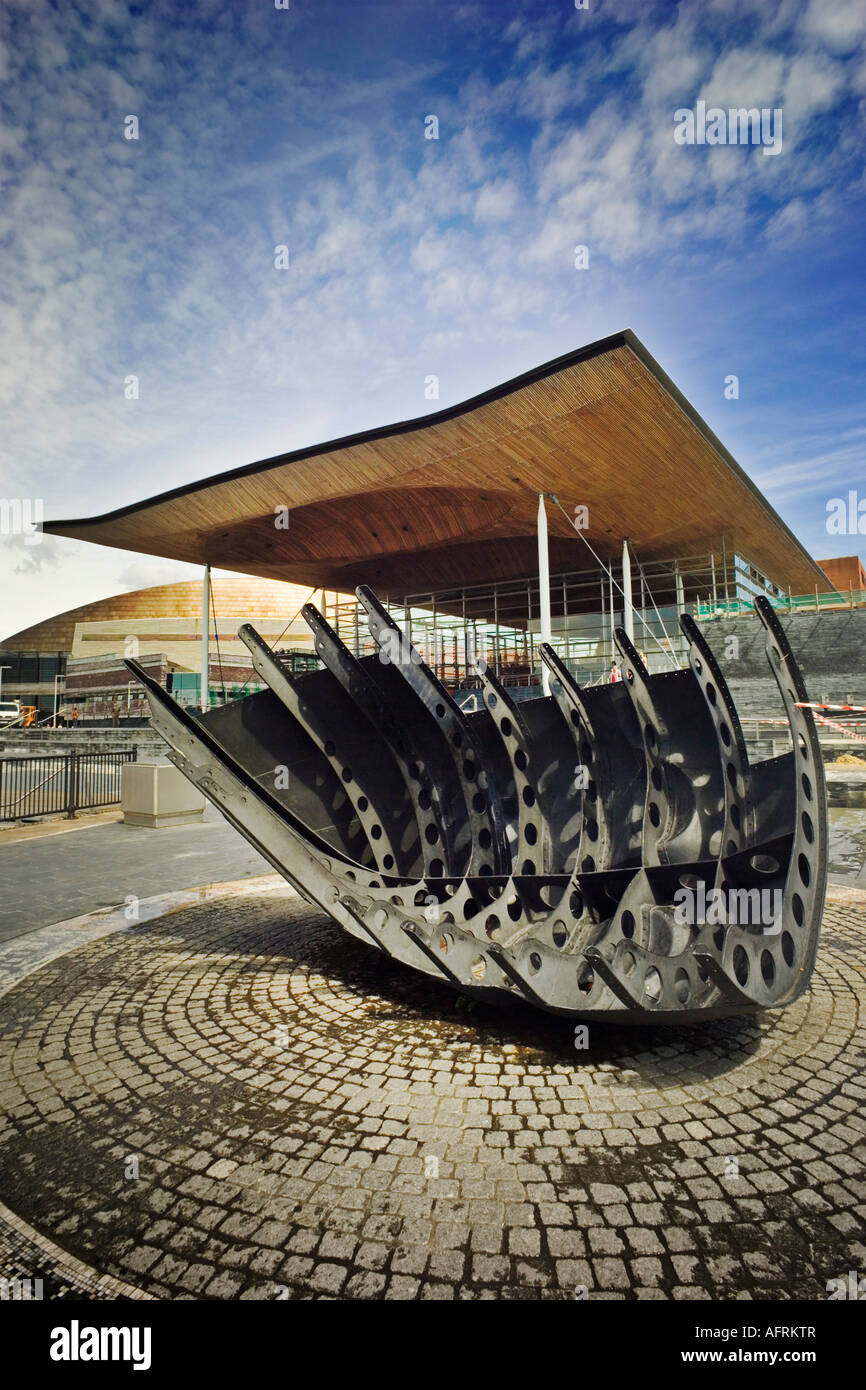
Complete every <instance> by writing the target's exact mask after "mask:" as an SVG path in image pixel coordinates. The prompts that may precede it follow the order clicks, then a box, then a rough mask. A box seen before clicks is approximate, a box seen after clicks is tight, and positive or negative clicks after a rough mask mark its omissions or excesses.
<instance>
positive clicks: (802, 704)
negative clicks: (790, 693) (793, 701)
mask: <svg viewBox="0 0 866 1390" xmlns="http://www.w3.org/2000/svg"><path fill="white" fill-rule="evenodd" d="M797 708H798V709H832V710H852V711H853V712H854V713H856V714H866V705H819V704H815V703H814V702H813V701H811V700H798V701H797Z"/></svg>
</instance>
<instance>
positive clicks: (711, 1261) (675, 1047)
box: [0, 892, 866, 1299]
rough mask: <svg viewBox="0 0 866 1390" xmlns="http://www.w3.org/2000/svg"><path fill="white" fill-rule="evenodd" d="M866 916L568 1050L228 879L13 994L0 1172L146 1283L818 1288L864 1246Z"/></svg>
mask: <svg viewBox="0 0 866 1390" xmlns="http://www.w3.org/2000/svg"><path fill="white" fill-rule="evenodd" d="M864 948H866V912H864V910H863V909H862V907H859V908H858V907H853V906H850V905H843V906H839V905H834V906H830V907H828V909H827V913H826V917H825V926H824V935H823V942H822V947H821V952H820V957H819V964H818V968H817V971H816V974H815V978H814V982H813V986H812V989H811V991H810V992H809V993H808V994H807V996H806V997H805V998H803V999H802V1000H800V1001H799V1002H798V1003H797V1004H795V1005H794V1006H792V1007H791V1008H790V1009H788V1010H785V1011H782V1012H780V1013H777V1014H771V1015H768V1016H766V1017H765V1018H763V1019H762V1020H760V1021H759V1020H755V1019H746V1020H743V1019H740V1020H729V1021H726V1022H722V1023H718V1022H717V1023H714V1024H703V1025H700V1026H691V1027H680V1028H671V1029H661V1028H659V1029H652V1028H648V1029H640V1030H638V1029H625V1028H616V1027H602V1026H597V1027H596V1026H593V1027H592V1029H591V1030H590V1046H589V1048H588V1050H586V1051H580V1052H578V1051H576V1050H575V1047H574V1037H573V1032H574V1030H573V1025H569V1024H568V1023H567V1021H564V1020H561V1019H557V1018H553V1017H549V1016H545V1015H542V1014H540V1013H536V1012H534V1011H532V1010H529V1009H526V1008H524V1007H521V1006H514V1007H508V1008H503V1009H494V1008H493V1007H491V1006H486V1005H485V1006H479V1005H475V1006H472V1007H469V1006H468V1005H467V1003H466V1001H463V1000H461V999H460V998H459V997H458V996H456V995H454V994H452V993H451V992H450V991H448V990H447V989H446V988H445V987H444V986H440V985H438V984H436V983H435V982H430V981H427V980H425V979H424V978H422V977H421V976H417V975H414V974H413V973H411V972H409V971H408V970H405V969H402V968H400V967H399V966H397V965H396V964H393V963H391V962H389V961H387V960H385V959H384V958H383V957H381V956H380V955H379V954H378V953H376V952H374V951H373V950H372V949H370V948H367V947H365V946H364V945H362V944H361V943H358V942H356V941H354V940H352V939H351V938H349V937H347V936H345V935H343V934H341V933H340V932H339V931H338V930H337V929H336V928H335V927H334V926H333V924H332V923H330V922H329V921H328V919H326V918H325V917H323V916H322V915H321V914H319V913H318V912H315V911H313V910H312V909H310V908H309V907H307V906H306V905H304V904H302V903H301V902H299V900H297V899H296V898H293V897H289V896H279V895H271V896H270V897H268V896H267V895H266V896H265V897H264V898H261V899H260V898H258V897H256V895H254V894H250V893H249V892H248V893H246V894H245V895H244V894H241V895H239V896H232V895H227V896H225V897H223V898H217V899H216V900H214V901H212V902H210V903H207V904H204V905H202V906H196V907H192V908H189V909H186V910H183V911H176V912H174V913H173V914H172V915H171V916H169V917H166V918H163V919H159V920H156V921H152V922H148V923H145V924H143V925H141V926H139V927H136V928H132V929H125V930H121V931H118V932H116V933H114V934H113V935H111V936H107V937H103V938H102V939H98V940H93V941H90V942H89V943H87V944H84V945H81V946H79V947H78V948H77V949H75V950H73V951H71V952H70V953H69V954H67V955H65V956H63V957H60V958H57V959H53V960H49V961H48V962H47V963H46V964H44V965H43V966H42V967H41V968H40V969H38V970H37V971H36V972H35V973H33V974H31V975H29V976H27V977H26V978H25V979H23V980H21V981H20V982H19V983H18V984H16V985H14V986H13V987H12V988H11V989H10V990H9V991H8V992H7V993H6V994H5V995H4V996H3V997H2V999H0V1107H2V1110H3V1114H4V1118H3V1122H2V1124H3V1127H2V1134H0V1171H2V1174H3V1176H2V1179H0V1197H2V1199H3V1200H4V1201H5V1202H6V1203H7V1204H8V1206H9V1207H10V1208H11V1209H12V1211H14V1212H15V1213H17V1214H18V1216H19V1217H20V1218H22V1219H23V1220H24V1221H26V1222H29V1223H30V1224H31V1225H32V1226H33V1227H35V1228H36V1229H37V1230H38V1231H40V1232H42V1233H43V1234H44V1235H45V1236H48V1237H50V1238H51V1239H52V1240H54V1241H56V1242H57V1243H58V1244H59V1245H60V1246H61V1247H63V1248H64V1249H65V1250H67V1251H69V1252H70V1253H71V1254H72V1255H73V1256H75V1257H77V1258H78V1259H79V1260H81V1261H83V1262H84V1263H85V1264H86V1265H88V1266H92V1267H94V1268H95V1269H96V1270H98V1271H99V1272H100V1273H104V1274H107V1275H110V1276H113V1277H115V1278H117V1279H119V1280H122V1281H125V1282H126V1283H128V1284H132V1285H135V1286H136V1287H137V1288H139V1289H140V1290H142V1291H143V1292H146V1293H147V1294H150V1295H155V1296H157V1297H209V1298H218V1299H226V1298H237V1297H242V1298H263V1299H273V1298H280V1297H289V1298H295V1297H327V1296H339V1297H344V1298H356V1299H370V1298H394V1299H411V1298H421V1299H451V1298H454V1297H462V1298H498V1297H506V1298H531V1299H537V1298H567V1299H571V1298H574V1297H575V1291H576V1290H577V1291H578V1292H579V1291H580V1290H581V1288H582V1287H585V1288H586V1289H587V1290H588V1293H589V1298H590V1299H592V1298H599V1297H600V1298H605V1299H609V1298H622V1297H626V1298H632V1297H638V1298H671V1297H672V1298H677V1299H708V1298H721V1299H735V1298H797V1297H805V1298H810V1299H823V1298H826V1296H827V1293H826V1284H827V1281H828V1280H829V1279H832V1278H837V1277H839V1276H842V1275H844V1274H846V1273H847V1271H848V1270H850V1269H853V1270H858V1271H862V1270H863V1268H864V1266H866V1248H864V1234H863V1233H864V1216H866V1205H864V1201H866V1184H864V1179H863V1171H864V1161H863V1158H864V1150H863V1138H864V1129H866V1121H864V1113H863V1097H864V1094H866V1084H864V1081H863V1079H862V1064H863V1034H862V1032H858V1012H859V998H860V997H861V996H862V990H863V975H864V969H866V966H864V961H866V951H864ZM858 1146H859V1147H858ZM136 1169H137V1173H138V1176H137V1177H135V1176H134V1174H135V1172H136ZM0 1273H2V1271H0Z"/></svg>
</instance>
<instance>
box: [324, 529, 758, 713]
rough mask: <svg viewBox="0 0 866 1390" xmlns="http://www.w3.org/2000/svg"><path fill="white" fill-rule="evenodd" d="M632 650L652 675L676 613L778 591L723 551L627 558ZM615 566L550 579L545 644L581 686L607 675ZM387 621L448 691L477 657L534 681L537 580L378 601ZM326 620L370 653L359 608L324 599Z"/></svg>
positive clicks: (468, 676) (471, 680) (617, 622)
mask: <svg viewBox="0 0 866 1390" xmlns="http://www.w3.org/2000/svg"><path fill="white" fill-rule="evenodd" d="M631 571H632V574H631V577H632V594H633V610H634V631H635V646H636V647H637V648H638V650H639V651H640V652H641V653H642V655H643V656H644V658H645V661H646V664H647V666H648V667H649V669H650V671H653V672H655V671H660V670H669V669H671V667H676V666H681V665H683V664H684V662H685V659H686V652H687V644H686V643H685V641H684V639H683V637H682V635H681V633H680V630H679V623H678V618H679V616H680V614H681V613H684V612H693V611H696V610H697V609H698V608H699V606H701V605H703V604H704V603H705V602H717V603H722V602H733V601H736V600H743V601H748V600H749V599H751V598H752V597H753V596H754V594H755V593H765V594H767V595H768V596H769V597H771V598H778V597H779V596H781V595H782V593H783V591H782V590H781V589H780V588H779V587H778V586H777V585H775V584H773V583H772V581H770V580H769V579H767V577H766V576H765V575H762V574H761V572H760V571H759V570H758V569H756V567H755V566H754V565H751V564H749V563H748V562H747V561H745V560H744V559H743V558H742V557H741V556H738V555H736V554H734V553H733V552H729V551H727V550H726V548H725V547H724V545H723V546H722V548H721V551H720V552H718V551H717V552H716V553H715V554H704V555H690V556H676V557H673V558H671V559H664V560H652V561H649V562H647V563H641V562H640V558H639V557H635V556H632V563H631ZM621 579H622V575H621V573H620V571H619V567H618V566H614V567H613V568H612V569H611V568H610V567H608V566H604V565H602V566H598V565H596V566H594V567H592V568H588V569H585V570H576V571H571V572H569V573H567V574H557V575H552V576H551V580H550V600H551V632H552V637H551V645H552V646H553V648H554V650H555V651H556V653H557V655H558V656H559V657H560V658H561V659H562V660H563V661H564V662H565V663H566V665H567V666H568V667H569V669H570V670H571V672H572V674H573V675H574V676H575V677H576V679H577V680H579V681H580V682H581V684H584V685H590V684H597V683H599V682H601V681H604V680H606V679H608V678H609V675H610V667H611V663H612V662H613V661H614V660H615V659H616V648H615V644H614V639H613V632H614V628H616V627H617V626H621V625H622V620H623V614H622V598H621V589H620V582H621ZM382 599H383V602H384V603H385V605H386V607H387V608H388V611H389V613H390V614H391V616H392V618H393V619H394V621H395V622H396V623H398V624H399V626H400V627H401V628H402V629H403V630H404V631H405V632H406V634H407V636H408V637H409V640H410V641H411V642H412V644H413V646H414V647H415V648H416V650H417V651H418V652H419V654H420V656H421V657H422V658H423V660H424V661H425V662H426V663H427V665H428V666H429V667H430V668H431V670H432V671H434V672H435V674H436V676H437V677H438V678H439V680H440V681H442V683H443V684H444V685H445V686H446V687H448V688H449V689H450V690H475V689H478V687H479V685H480V681H479V678H478V676H477V675H476V673H475V666H474V661H475V658H477V657H481V658H483V660H484V661H485V662H486V663H487V664H488V665H489V666H490V667H491V668H492V670H493V671H494V672H495V674H496V675H497V676H498V678H499V679H500V680H501V681H502V682H503V683H504V684H506V685H509V686H512V687H518V688H519V687H521V686H524V687H538V686H540V685H541V660H540V656H539V654H538V645H539V641H540V638H539V631H540V613H541V604H540V594H539V584H538V576H537V575H533V576H528V577H526V578H522V579H513V580H502V581H498V582H490V583H487V584H477V585H472V586H466V587H462V588H454V589H440V590H434V591H428V592H418V593H411V594H402V595H400V596H399V597H395V596H393V595H387V594H386V595H384V596H382ZM323 608H324V616H325V618H326V619H327V621H328V622H329V623H330V625H331V627H332V628H333V629H334V631H335V632H336V634H337V636H338V637H339V638H340V640H341V641H342V642H344V643H345V644H346V646H347V647H348V648H349V650H350V651H352V652H353V653H354V654H355V656H358V657H364V656H372V655H374V654H375V652H376V651H377V647H376V644H375V642H374V641H373V639H372V637H370V635H369V633H368V630H367V624H366V619H365V617H364V614H363V611H362V610H361V609H360V605H359V604H358V603H357V601H356V600H355V599H354V598H349V597H348V596H347V595H345V594H336V593H331V592H326V593H324V594H323Z"/></svg>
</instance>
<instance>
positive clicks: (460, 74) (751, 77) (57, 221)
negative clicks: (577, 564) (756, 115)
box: [0, 0, 866, 633]
mask: <svg viewBox="0 0 866 1390" xmlns="http://www.w3.org/2000/svg"><path fill="white" fill-rule="evenodd" d="M698 99H704V100H707V101H708V102H709V103H711V104H714V105H718V106H722V107H725V108H727V107H728V106H748V107H751V106H759V107H762V106H767V107H780V108H781V109H782V112H783V127H782V129H783V148H782V151H781V153H780V154H779V155H778V156H773V157H768V156H765V155H764V154H763V151H762V150H761V149H760V148H754V147H740V146H735V147H730V146H724V145H718V146H707V145H705V146H697V145H694V146H681V145H678V144H677V143H676V142H675V140H674V138H673V132H674V111H675V110H677V109H678V108H693V107H694V106H695V103H696V102H697V100H698ZM130 114H133V115H136V116H137V117H138V120H139V139H138V140H126V139H124V119H125V117H126V116H128V115H130ZM429 115H435V116H436V117H437V118H438V121H439V139H438V140H426V139H425V138H424V132H425V118H426V117H428V116H429ZM864 124H866V6H864V5H863V3H862V0H833V3H832V5H831V4H829V3H825V2H824V0H778V3H774V0H701V3H689V2H688V0H686V3H681V4H675V3H672V2H671V0H664V3H657V2H656V0H589V8H588V10H576V9H575V7H574V3H573V0H550V3H540V2H539V0H528V2H527V3H520V0H466V2H465V3H460V0H457V3H448V0H437V2H436V3H430V0H290V8H289V9H288V10H277V9H276V8H275V6H274V4H273V2H272V0H236V2H235V3H232V4H226V3H224V0H220V3H212V0H184V3H169V0H155V3H148V4H143V3H139V4H135V5H133V4H127V3H123V2H122V0H87V3H81V4H75V3H71V0H63V3H57V4H49V3H45V2H44V0H5V4H4V7H3V10H2V14H0V176H2V186H3V196H2V199H0V300H2V305H0V420H2V437H0V496H3V497H21V498H25V497H32V498H41V499H43V504H44V512H45V516H46V518H51V517H60V516H64V517H68V516H78V515H80V516H85V515H92V514H94V513H97V512H102V511H107V510H110V509H112V508H114V507H118V506H121V505H123V504H125V503H129V502H132V501H135V500H138V499H140V498H143V497H146V496H150V495H152V494H153V493H155V492H159V491H162V490H164V489H166V488H169V487H173V486H177V485H178V484H181V483H184V482H188V481H192V480H193V479H196V478H200V477H204V476H207V475H208V474H211V473H215V472H219V471H221V470H222V469H224V468H230V467H235V466H238V465H241V464H245V463H249V462H251V461H253V460H254V459H257V458H263V457H267V456H268V455H271V454H276V453H279V452H282V451H284V450H287V449H291V448H297V447H300V446H302V445H304V444H311V443H315V442H317V441H319V440H322V439H327V438H331V437H335V436H339V435H341V434H345V433H348V432H350V431H354V430H358V429H363V428H367V427H371V426H375V425H380V424H384V423H387V422H389V421H392V420H397V419H405V418H408V417H412V416H415V415H419V414H423V413H424V412H425V411H427V410H433V409H437V408H441V407H442V406H445V405H448V404H449V403H452V402H456V401H459V400H462V399H464V398H466V397H468V396H470V395H473V394H474V393H476V392H478V391H481V390H483V389H485V388H486V387H489V386H492V385H494V384H496V383H498V382H500V381H503V380H505V379H506V378H508V377H510V376H513V375H515V374H517V373H519V372H522V371H525V370H527V369H529V368H530V367H532V366H535V365H536V364H538V363H540V362H543V361H546V360H547V359H549V358H552V357H555V356H557V355H558V354H560V353H562V352H565V351H568V350H569V349H571V348H575V347H578V346H580V345H581V344H583V343H586V342H589V341H591V340H593V339H595V338H598V337H602V336H604V335H605V334H608V333H611V332H614V331H616V330H618V329H620V328H624V327H631V328H633V329H634V330H635V332H636V333H637V334H638V336H639V337H641V338H642V339H643V341H644V342H645V344H646V345H647V347H648V348H649V350H650V351H651V352H652V353H653V355H654V356H655V357H656V358H657V359H658V360H659V362H660V363H661V365H662V366H663V367H664V369H665V370H666V371H667V372H668V373H669V374H670V375H671V376H672V377H673V379H674V380H675V381H676V383H677V385H678V386H679V387H680V388H681V390H683V391H684V393H685V394H686V396H687V397H688V398H689V399H690V400H691V401H692V403H693V404H694V405H695V407H696V408H697V409H698V410H699V411H700V413H701V414H702V415H703V416H704V418H705V419H706V420H707V422H708V424H709V425H710V426H711V428H712V429H714V430H715V431H716V433H717V434H718V435H719V436H720V437H721V438H722V440H723V441H724V442H725V444H726V445H727V446H728V448H729V449H730V450H731V452H732V453H733V454H734V456H735V457H736V458H737V459H738V460H739V462H740V463H741V464H742V465H743V467H744V468H745V469H746V470H747V472H748V473H749V474H750V475H751V476H752V477H753V478H754V479H755V481H756V482H757V483H758V485H759V486H760V487H762V489H763V490H764V491H765V493H766V494H767V496H768V497H769V499H770V501H771V502H772V503H773V505H774V506H775V507H776V508H777V510H778V511H779V512H780V513H781V515H782V516H783V517H784V519H785V520H786V521H787V522H788V524H789V525H791V526H792V527H793V529H794V530H795V531H796V533H797V534H798V535H799V536H800V538H801V539H802V540H803V542H804V543H805V544H806V545H807V547H808V548H809V549H810V550H811V551H812V552H813V553H814V554H816V555H819V556H823V555H830V554H850V553H852V552H854V551H858V550H859V551H860V552H861V553H862V552H863V551H866V542H864V540H863V538H862V537H858V536H830V535H828V534H827V531H826V525H825V519H826V504H827V501H828V500H829V499H830V498H831V497H834V496H839V495H846V494H847V492H848V490H849V489H859V495H860V496H862V497H864V498H866V469H864V466H863V456H864V446H866V414H864V409H863V401H864V390H863V382H864V340H866V333H864V308H863V298H864V297H863V281H864V269H863V267H864V252H866V231H864V226H866V220H864V203H866V197H864V193H866V183H864V169H863V151H864V150H866V139H864V133H866V132H864ZM280 244H285V245H287V246H288V247H289V256H290V266H289V269H288V270H287V271H280V270H277V269H275V266H274V248H275V246H277V245H280ZM576 245H585V246H587V247H588V248H589V260H590V263H589V267H588V269H586V270H577V269H575V266H574V248H575V246H576ZM732 373H733V374H736V375H737V376H738V378H739V383H740V385H739V390H740V395H739V399H737V400H726V399H725V395H724V384H725V378H726V376H728V375H729V374H732ZM133 374H134V375H135V376H137V377H138V379H139V398H138V399H137V400H127V399H125V396H124V381H125V379H126V378H127V377H128V376H130V375H133ZM429 375H436V376H438V378H439V382H440V395H439V399H438V401H430V400H427V399H425V395H424V382H425V378H427V377H428V376H429ZM193 573H194V571H193V570H192V569H191V567H188V566H183V565H175V564H171V563H169V562H165V561H160V560H153V561H150V560H148V559H147V558H146V557H141V556H136V555H132V554H127V553H123V552H119V551H108V550H102V549H101V548H99V547H95V546H89V545H82V544H77V543H73V542H68V541H63V540H55V539H52V538H50V537H45V538H43V540H42V543H41V544H39V545H30V546H25V545H24V543H23V540H22V539H21V538H18V537H10V536H0V632H2V633H6V632H9V631H14V630H16V629H17V628H19V627H21V626H23V625H24V623H26V622H32V621H36V620H37V619H38V618H40V617H43V616H47V615H48V614H50V613H52V612H56V611H57V610H58V609H60V608H65V607H70V606H72V605H73V604H76V603H83V602H86V601H88V600H90V599H93V598H97V597H102V596H104V595H106V594H109V593H111V592H114V591H117V590H119V589H123V588H133V587H138V586H140V585H144V584H148V583H164V582H169V581H171V580H172V579H173V578H185V577H188V576H189V575H190V574H193Z"/></svg>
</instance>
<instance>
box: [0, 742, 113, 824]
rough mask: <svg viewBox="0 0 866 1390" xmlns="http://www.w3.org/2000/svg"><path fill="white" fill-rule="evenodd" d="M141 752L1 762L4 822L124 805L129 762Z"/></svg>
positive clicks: (0, 802) (1, 814) (0, 818)
mask: <svg viewBox="0 0 866 1390" xmlns="http://www.w3.org/2000/svg"><path fill="white" fill-rule="evenodd" d="M137 755H138V750H137V749H136V748H128V749H125V750H124V751H123V752H121V753H48V754H46V755H45V756H44V757H35V758H0V821H4V820H26V819H29V818H30V817H31V816H49V815H51V814H56V813H57V812H63V811H65V812H66V814H67V816H74V815H75V812H76V811H81V810H86V809H89V808H92V807H94V806H111V805H113V804H114V803H115V802H118V801H119V800H120V779H121V776H122V769H123V765H124V763H134V762H135V760H136V757H137Z"/></svg>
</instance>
